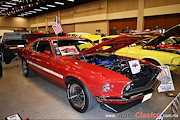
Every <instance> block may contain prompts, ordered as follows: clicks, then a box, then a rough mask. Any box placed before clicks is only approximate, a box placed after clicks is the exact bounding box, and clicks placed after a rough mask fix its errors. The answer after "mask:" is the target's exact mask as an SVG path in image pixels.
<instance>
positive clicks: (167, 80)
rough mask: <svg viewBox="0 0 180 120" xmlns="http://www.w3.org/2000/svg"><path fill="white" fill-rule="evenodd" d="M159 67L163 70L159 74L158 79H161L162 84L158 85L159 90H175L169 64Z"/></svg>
mask: <svg viewBox="0 0 180 120" xmlns="http://www.w3.org/2000/svg"><path fill="white" fill-rule="evenodd" d="M159 68H160V69H161V70H162V71H161V72H160V73H159V75H158V76H157V79H158V80H160V81H161V84H160V85H159V87H158V92H165V91H173V90H175V89H174V84H173V81H172V77H171V73H170V70H169V67H168V66H159Z"/></svg>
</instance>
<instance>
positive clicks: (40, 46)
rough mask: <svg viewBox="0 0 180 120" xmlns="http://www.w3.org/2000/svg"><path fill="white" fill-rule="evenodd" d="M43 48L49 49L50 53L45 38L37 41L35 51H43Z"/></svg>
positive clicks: (49, 48)
mask: <svg viewBox="0 0 180 120" xmlns="http://www.w3.org/2000/svg"><path fill="white" fill-rule="evenodd" d="M45 50H49V51H50V52H51V53H52V51H51V46H50V43H49V41H47V40H43V41H39V44H38V46H37V50H36V51H37V52H41V53H44V51H45Z"/></svg>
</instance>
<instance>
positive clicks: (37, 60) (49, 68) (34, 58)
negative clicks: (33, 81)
mask: <svg viewBox="0 0 180 120" xmlns="http://www.w3.org/2000/svg"><path fill="white" fill-rule="evenodd" d="M32 49H33V52H32V53H31V55H30V59H31V62H32V63H31V67H32V68H33V70H35V71H36V73H38V74H40V75H41V76H43V77H44V78H46V79H48V80H50V81H52V82H54V83H56V84H59V85H62V84H63V82H60V81H62V80H61V77H59V76H60V75H59V73H58V72H57V59H56V56H55V55H53V54H52V46H51V44H50V42H49V41H48V40H40V41H37V42H36V43H35V44H34V45H33V46H32Z"/></svg>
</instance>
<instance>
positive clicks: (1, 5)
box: [1, 5, 12, 7]
mask: <svg viewBox="0 0 180 120" xmlns="http://www.w3.org/2000/svg"><path fill="white" fill-rule="evenodd" d="M1 6H3V7H12V6H11V5H1Z"/></svg>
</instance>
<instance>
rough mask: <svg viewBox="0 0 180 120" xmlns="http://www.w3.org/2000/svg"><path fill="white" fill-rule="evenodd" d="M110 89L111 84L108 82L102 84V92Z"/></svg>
mask: <svg viewBox="0 0 180 120" xmlns="http://www.w3.org/2000/svg"><path fill="white" fill-rule="evenodd" d="M110 89H111V85H110V84H109V83H107V84H105V85H103V87H102V92H108V91H109V90H110Z"/></svg>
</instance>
